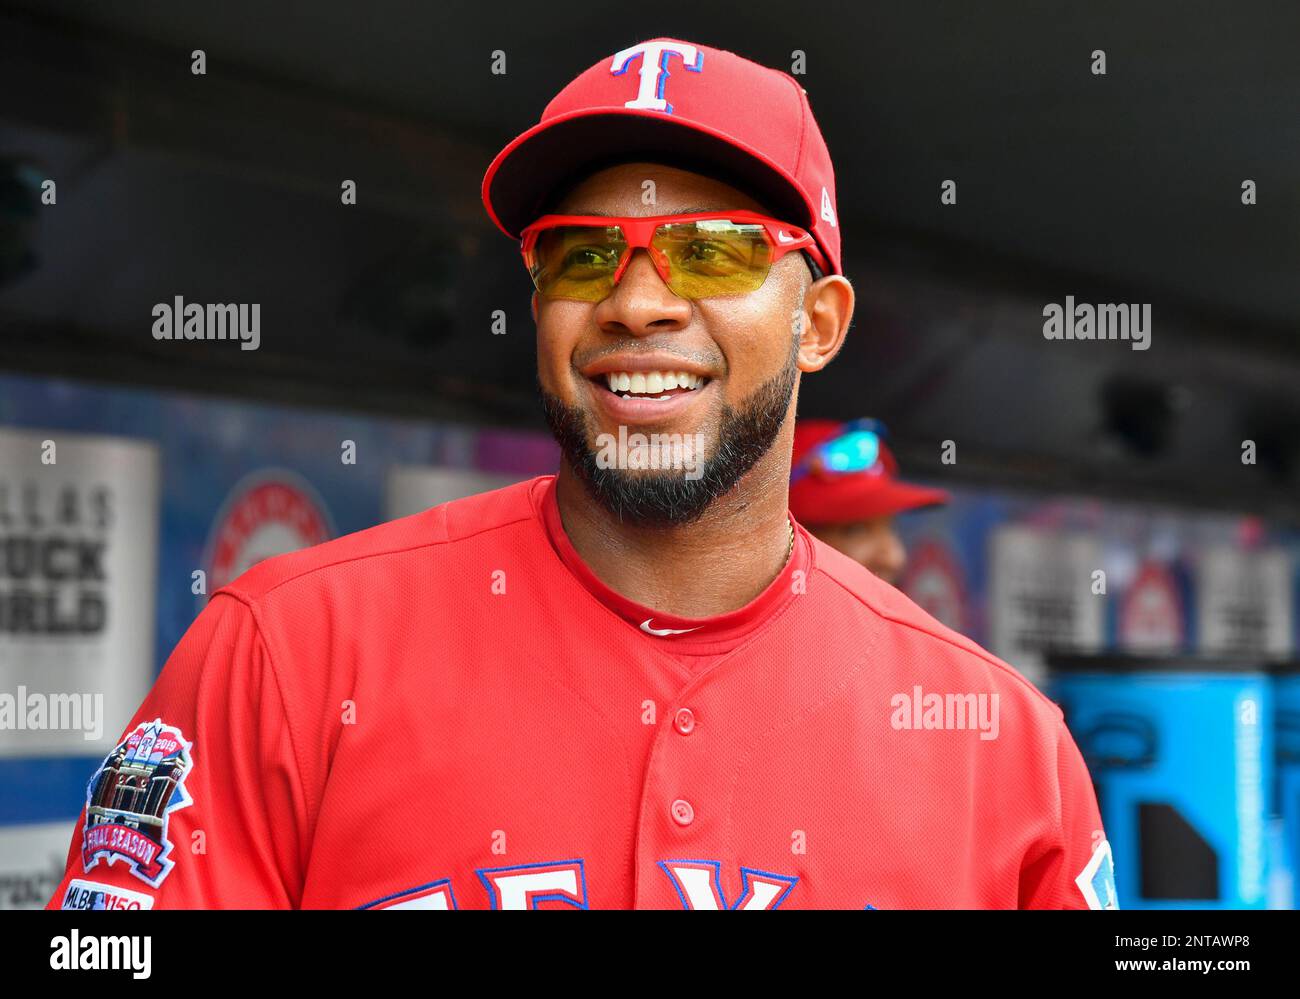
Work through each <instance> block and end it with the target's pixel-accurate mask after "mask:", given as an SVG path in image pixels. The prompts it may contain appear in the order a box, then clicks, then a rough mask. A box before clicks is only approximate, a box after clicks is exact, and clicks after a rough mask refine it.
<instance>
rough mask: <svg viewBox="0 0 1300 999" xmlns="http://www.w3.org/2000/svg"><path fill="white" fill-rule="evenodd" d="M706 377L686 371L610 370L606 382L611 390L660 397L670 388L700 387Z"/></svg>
mask: <svg viewBox="0 0 1300 999" xmlns="http://www.w3.org/2000/svg"><path fill="white" fill-rule="evenodd" d="M704 381H705V379H703V378H701V377H700V376H699V375H692V374H689V373H688V372H685V371H633V372H628V371H610V372H607V373H606V374H605V384H606V385H608V386H609V390H610V391H611V392H619V393H622V392H635V393H647V394H649V395H651V396H655V397H658V398H664V399H667V398H671V397H670V396H659V393H661V392H667V391H668V390H670V389H679V388H680V389H698V388H699V387H700V386H702V385H703V384H704Z"/></svg>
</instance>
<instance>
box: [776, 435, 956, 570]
mask: <svg viewBox="0 0 1300 999" xmlns="http://www.w3.org/2000/svg"><path fill="white" fill-rule="evenodd" d="M886 436H887V431H886V430H885V427H884V425H883V424H882V423H880V422H879V421H877V420H870V419H861V420H853V421H851V422H848V423H844V422H841V421H838V420H800V421H799V422H798V423H797V424H796V425H795V431H794V455H793V458H792V462H791V466H790V512H791V513H792V514H794V519H795V520H797V521H799V523H801V524H803V525H804V526H805V527H806V528H808V530H809V531H811V532H812V533H813V534H815V535H816V536H817V537H818V538H820V539H821V540H822V541H824V542H825V543H826V544H828V545H830V546H831V547H832V548H835V549H837V550H838V551H841V552H843V553H844V554H845V555H847V556H848V557H849V558H851V559H853V561H855V562H858V563H859V564H861V565H863V566H865V567H866V568H867V569H869V570H870V571H871V572H873V573H875V574H876V575H877V576H879V577H880V578H881V579H883V580H884V581H885V582H887V583H891V584H895V585H897V583H898V581H899V579H901V578H902V575H903V569H904V567H905V566H906V565H907V549H906V547H904V545H903V541H902V539H901V538H899V536H898V533H897V531H895V529H894V518H895V517H896V516H897V515H898V514H900V513H906V512H907V511H908V510H921V509H925V508H927V507H935V506H942V505H943V504H945V503H947V502H948V494H947V493H945V492H944V491H943V490H942V489H928V488H926V487H925V486H917V485H913V484H911V483H909V482H903V481H902V480H901V479H899V478H898V462H897V461H896V460H895V459H894V455H893V453H892V452H891V451H890V450H889V447H888V446H887V445H886V444H885V437H886Z"/></svg>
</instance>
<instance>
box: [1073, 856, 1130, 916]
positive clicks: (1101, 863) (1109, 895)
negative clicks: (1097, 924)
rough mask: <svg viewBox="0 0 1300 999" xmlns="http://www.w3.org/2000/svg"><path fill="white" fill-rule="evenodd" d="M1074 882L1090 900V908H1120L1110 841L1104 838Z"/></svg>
mask: <svg viewBox="0 0 1300 999" xmlns="http://www.w3.org/2000/svg"><path fill="white" fill-rule="evenodd" d="M1074 883H1075V884H1076V885H1078V886H1079V891H1081V892H1082V893H1083V897H1084V898H1085V899H1087V901H1088V908H1089V909H1118V908H1119V899H1118V897H1117V895H1116V892H1115V863H1114V860H1113V859H1112V858H1111V852H1110V843H1109V842H1107V841H1106V840H1102V841H1101V842H1100V843H1098V844H1097V847H1096V849H1095V850H1093V851H1092V857H1091V858H1090V859H1089V860H1088V864H1087V866H1086V867H1084V869H1083V871H1082V872H1081V873H1080V874H1079V876H1078V877H1077V878H1075V879H1074Z"/></svg>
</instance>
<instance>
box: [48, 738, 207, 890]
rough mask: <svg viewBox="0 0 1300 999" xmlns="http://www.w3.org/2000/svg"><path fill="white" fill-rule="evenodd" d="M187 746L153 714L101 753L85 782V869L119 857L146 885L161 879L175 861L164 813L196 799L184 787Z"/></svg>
mask: <svg viewBox="0 0 1300 999" xmlns="http://www.w3.org/2000/svg"><path fill="white" fill-rule="evenodd" d="M190 747H191V744H190V743H189V742H186V741H185V737H184V736H183V735H182V734H181V730H180V729H178V728H176V727H174V726H172V725H168V724H166V723H165V722H164V721H163V720H162V719H161V718H155V719H154V720H153V721H151V722H145V723H143V724H141V725H137V726H136V727H135V728H134V729H132V731H131V732H130V733H129V734H128V735H127V736H126V738H125V739H123V740H122V743H121V744H120V745H119V746H118V747H117V748H116V749H114V750H113V751H112V752H111V753H109V754H108V756H107V757H105V759H104V762H103V763H102V764H101V765H100V767H99V769H98V770H97V771H95V775H94V776H93V777H92V778H91V779H90V783H89V784H88V785H87V786H86V824H85V826H84V827H83V829H82V833H81V836H82V842H81V865H82V867H83V869H84V870H85V871H86V872H87V873H89V872H90V870H91V869H92V868H93V867H94V866H95V865H96V864H98V863H99V862H100V861H101V860H102V861H104V862H105V863H107V864H109V865H112V864H115V863H117V862H118V861H119V860H120V861H123V862H124V863H125V864H126V865H127V867H128V869H129V870H130V871H131V873H132V874H134V875H135V876H136V877H137V878H139V879H140V880H141V881H143V882H144V883H145V884H147V885H149V886H150V887H152V888H157V887H158V886H159V885H161V884H162V883H163V879H164V878H166V877H167V875H168V874H169V873H170V872H171V869H172V867H173V865H174V861H173V860H172V859H171V857H170V854H171V850H172V843H171V840H169V839H168V838H167V824H168V817H169V816H170V815H171V813H172V812H174V811H176V810H177V809H180V808H185V807H187V806H189V805H191V804H193V803H194V802H193V799H192V798H191V797H190V795H189V792H188V791H187V790H186V789H185V778H186V777H187V776H188V775H189V773H190V771H191V770H192V769H193V767H194V763H193V760H192V759H191V757H190ZM74 883H75V882H74ZM87 883H88V882H87ZM146 908H147V907H146Z"/></svg>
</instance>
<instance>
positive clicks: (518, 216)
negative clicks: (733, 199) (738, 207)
mask: <svg viewBox="0 0 1300 999" xmlns="http://www.w3.org/2000/svg"><path fill="white" fill-rule="evenodd" d="M615 151H616V152H615ZM641 158H644V159H645V160H646V161H647V162H665V163H668V164H669V165H674V166H675V165H681V166H684V167H686V168H689V169H694V170H696V171H697V172H698V171H700V170H701V169H706V170H708V171H709V173H710V175H712V176H716V177H717V178H718V179H719V180H723V181H725V182H727V183H730V184H731V185H732V186H734V187H737V188H739V189H741V190H743V191H745V192H746V193H747V194H749V195H750V196H751V197H753V198H755V199H757V200H758V201H759V203H760V204H763V205H764V206H765V207H766V208H767V209H768V210H769V211H770V212H772V213H773V214H774V215H776V216H778V217H780V218H782V219H784V220H786V221H788V222H790V223H791V224H793V225H798V226H801V227H803V228H810V227H811V226H812V223H813V219H814V218H815V215H814V208H813V206H812V205H810V204H809V203H808V202H807V200H806V199H805V198H804V196H803V195H802V194H800V193H799V188H798V185H797V184H795V182H794V178H793V177H791V176H790V175H789V174H788V173H787V172H786V171H785V170H783V169H782V168H781V167H779V166H777V165H776V164H775V163H773V162H771V161H770V160H768V159H767V158H766V157H764V156H763V155H762V154H760V153H759V152H757V151H756V150H754V149H752V148H750V147H749V146H747V145H745V144H744V143H743V142H740V141H738V140H736V139H734V138H732V137H730V136H727V135H725V134H723V133H721V132H715V131H712V130H710V129H707V128H704V127H702V126H699V125H695V124H693V123H691V122H689V121H686V120H683V119H673V118H665V117H664V115H663V114H662V113H660V112H657V111H650V110H647V109H643V108H587V109H583V110H581V111H575V112H572V113H570V114H568V115H560V116H558V117H555V118H551V119H548V120H547V121H544V122H541V123H539V124H537V125H535V126H534V127H532V128H531V129H529V130H528V131H527V132H524V133H523V134H522V135H520V136H519V137H518V138H516V139H515V140H514V141H513V142H511V143H510V145H508V146H506V148H505V149H503V150H501V152H500V153H498V154H497V156H496V158H495V159H494V160H493V161H492V164H491V165H490V166H489V167H488V169H487V173H486V174H485V175H484V177H483V190H482V194H483V204H484V206H485V207H486V208H487V212H488V215H489V216H491V218H492V221H493V222H494V223H496V225H497V227H498V228H499V229H500V230H501V231H502V232H504V233H505V234H506V235H507V236H510V237H512V238H514V239H518V238H519V234H520V232H521V231H522V230H523V228H524V227H525V226H527V225H528V224H529V223H530V222H532V221H534V220H535V219H536V218H537V217H538V215H539V214H540V210H541V208H542V206H543V204H544V203H545V201H546V199H547V198H548V197H550V196H551V195H552V193H553V192H556V191H558V190H560V189H562V188H563V187H564V186H567V185H570V184H572V183H574V182H576V181H578V180H580V179H581V178H582V176H584V175H585V174H586V173H589V172H591V171H592V170H593V169H596V168H599V166H600V165H601V164H602V163H612V162H626V161H628V160H633V159H641Z"/></svg>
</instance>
